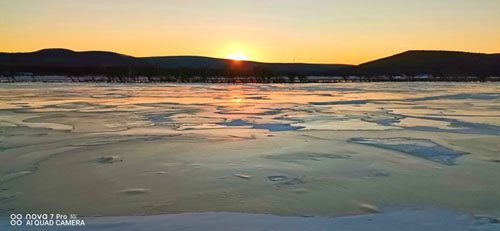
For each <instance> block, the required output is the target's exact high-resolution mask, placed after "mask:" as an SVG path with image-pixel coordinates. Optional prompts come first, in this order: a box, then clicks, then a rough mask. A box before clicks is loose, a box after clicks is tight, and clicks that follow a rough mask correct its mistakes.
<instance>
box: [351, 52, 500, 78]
mask: <svg viewBox="0 0 500 231" xmlns="http://www.w3.org/2000/svg"><path fill="white" fill-rule="evenodd" d="M356 70H358V71H359V72H360V73H364V74H368V75H400V74H405V75H422V74H431V75H435V76H467V75H471V76H488V75H497V76H498V75H500V54H480V53H467V52H457V51H406V52H403V53H401V54H397V55H393V56H390V57H387V58H383V59H378V60H375V61H371V62H367V63H363V64H361V65H359V66H358V67H356Z"/></svg>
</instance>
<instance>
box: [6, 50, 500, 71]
mask: <svg viewBox="0 0 500 231" xmlns="http://www.w3.org/2000/svg"><path fill="white" fill-rule="evenodd" d="M0 71H1V72H0V74H1V75H13V74H15V73H19V72H30V73H34V74H37V75H44V74H47V75H49V74H60V75H78V76H84V75H116V76H131V75H135V76H154V75H158V76H160V75H165V76H169V75H172V76H177V75H179V76H200V75H201V76H205V77H208V76H267V77H269V76H311V75H316V76H318V75H321V76H352V75H355V76H368V77H370V76H394V75H404V76H417V75H433V76H449V77H456V76H476V77H487V76H500V54H481V53H466V52H455V51H407V52H403V53H400V54H396V55H393V56H390V57H387V58H382V59H378V60H374V61H371V62H367V63H364V64H361V65H357V66H354V65H344V64H306V63H261V62H253V61H234V60H227V59H219V58H210V57H200V56H162V57H132V56H127V55H122V54H118V53H113V52H105V51H84V52H75V51H71V50H67V49H44V50H40V51H36V52H29V53H0Z"/></svg>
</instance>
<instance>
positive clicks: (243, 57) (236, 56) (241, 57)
mask: <svg viewBox="0 0 500 231" xmlns="http://www.w3.org/2000/svg"><path fill="white" fill-rule="evenodd" d="M226 59H232V60H235V61H242V60H243V61H245V60H248V57H247V56H246V55H244V54H242V53H232V54H229V55H227V56H226Z"/></svg>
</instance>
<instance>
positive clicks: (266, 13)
mask: <svg viewBox="0 0 500 231" xmlns="http://www.w3.org/2000/svg"><path fill="white" fill-rule="evenodd" d="M44 48H67V49H72V50H76V51H86V50H105V51H114V52H118V53H122V54H128V55H132V56H137V57H145V56H168V55H199V56H210V57H219V58H224V57H227V56H228V55H230V54H234V53H240V54H243V55H244V56H247V57H248V58H249V59H250V60H255V61H262V62H307V63H344V64H360V63H363V62H367V61H370V60H374V59H378V58H382V57H385V56H389V55H393V54H396V53H400V52H403V51H406V50H455V51H468V52H481V53H500V0H419V1H415V0H302V1H299V0H182V1H181V0H80V1H77V0H0V52H29V51H36V50H40V49H44Z"/></svg>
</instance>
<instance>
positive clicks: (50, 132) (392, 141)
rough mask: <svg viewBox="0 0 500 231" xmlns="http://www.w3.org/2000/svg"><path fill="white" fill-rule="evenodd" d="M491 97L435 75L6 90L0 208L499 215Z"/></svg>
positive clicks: (0, 117)
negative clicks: (432, 209) (400, 79)
mask: <svg viewBox="0 0 500 231" xmlns="http://www.w3.org/2000/svg"><path fill="white" fill-rule="evenodd" d="M498 92H500V84H498V83H480V84H478V83H444V82H443V83H441V82H439V83H435V82H434V83H426V82H419V83H344V84H263V85H259V84H242V85H239V84H105V83H98V84H97V83H96V84H92V83H88V84H77V83H71V84H70V83H44V84H41V83H13V84H10V83H9V84H2V85H0V181H1V182H0V184H1V185H0V187H1V189H0V190H2V191H0V198H1V202H0V216H2V215H8V214H10V213H13V212H15V213H68V214H69V213H76V214H79V215H103V216H106V217H107V216H117V215H121V216H126V217H125V219H128V218H129V217H128V216H130V215H137V214H145V215H154V214H173V213H186V212H187V213H198V212H236V213H257V214H274V215H280V216H315V217H339V216H350V215H362V214H366V213H370V211H371V212H373V211H376V209H373V208H383V207H384V205H386V204H390V205H401V206H404V207H414V206H426V205H438V206H442V207H446V208H452V209H456V210H458V211H461V212H464V213H466V214H475V213H481V214H485V215H487V216H491V217H499V216H500V200H498V198H499V195H498V192H500V181H497V180H494V179H496V178H498V176H500V168H499V164H498V160H500V154H499V152H498V150H499V148H500V147H499V146H498V144H499V143H500V142H499V137H500V129H499V128H500V110H499V109H500V100H499V98H498ZM360 137H361V138H360ZM349 141H351V142H349ZM360 143H364V145H360ZM465 153H469V155H463V154H465ZM101 158H102V159H101ZM238 174H239V175H241V176H251V177H250V178H249V179H242V178H241V177H237V176H236V175H238ZM269 177H271V178H269ZM285 177H286V179H285ZM247 178H248V177H247ZM360 201H361V202H362V203H358V202H360ZM362 204H366V206H360V205H362ZM369 208H372V209H371V210H370V209H369ZM381 211H383V212H386V211H385V210H384V209H381ZM414 215H415V214H413V215H409V216H414ZM193 216H195V215H193ZM263 216H264V215H263ZM106 217H105V218H106ZM143 218H148V217H143ZM130 219H135V218H130ZM165 219H168V218H165ZM186 219H191V218H190V216H188V217H186ZM235 219H236V218H235ZM240 219H241V220H242V221H243V220H249V219H250V220H252V219H257V218H256V217H247V216H242V217H241V218H240ZM304 219H305V218H304ZM308 219H309V218H308ZM271 221H273V222H278V220H275V219H274V218H273V219H271V220H270V221H269V222H271ZM287 222H288V221H287ZM290 222H291V221H290ZM300 222H303V220H300ZM311 222H313V223H314V222H316V221H315V220H311ZM318 222H319V221H318ZM297 223H299V221H298V220H297ZM377 224H379V223H377ZM232 227H235V226H232ZM238 227H239V226H238ZM370 227H371V226H370ZM320 230H321V229H320ZM458 230H459V229H458Z"/></svg>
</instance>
